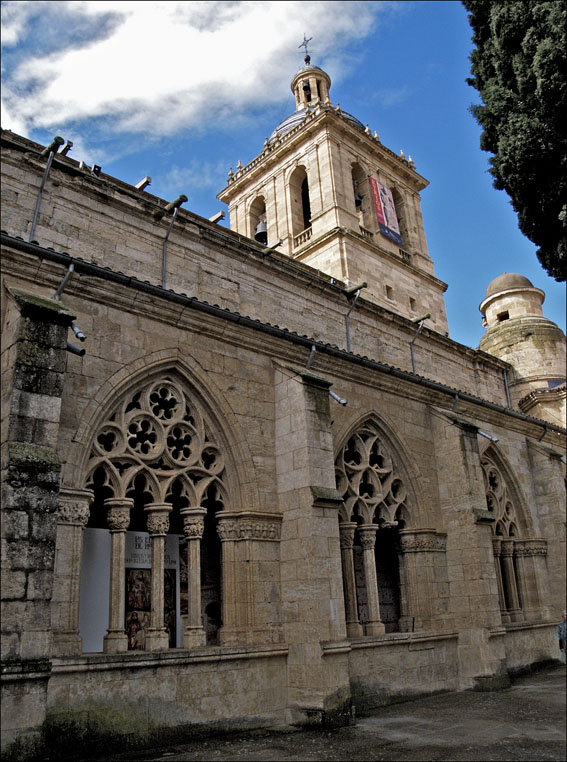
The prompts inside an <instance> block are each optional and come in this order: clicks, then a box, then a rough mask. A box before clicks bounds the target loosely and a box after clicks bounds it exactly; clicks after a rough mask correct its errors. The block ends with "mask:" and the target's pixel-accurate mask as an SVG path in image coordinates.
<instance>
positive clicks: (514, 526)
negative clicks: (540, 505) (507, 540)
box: [480, 442, 534, 537]
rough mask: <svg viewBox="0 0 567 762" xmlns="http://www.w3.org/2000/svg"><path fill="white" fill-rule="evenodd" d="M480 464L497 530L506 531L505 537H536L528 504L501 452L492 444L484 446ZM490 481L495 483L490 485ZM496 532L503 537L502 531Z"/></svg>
mask: <svg viewBox="0 0 567 762" xmlns="http://www.w3.org/2000/svg"><path fill="white" fill-rule="evenodd" d="M480 463H481V466H482V470H483V478H484V486H485V493H486V498H487V509H488V510H489V511H491V512H492V513H493V514H494V519H495V521H496V524H495V528H499V529H500V530H502V531H504V535H503V536H509V537H514V536H516V537H517V536H522V537H526V536H528V535H529V534H533V533H534V528H533V526H532V523H533V522H532V520H531V517H530V514H529V511H528V509H527V503H526V501H525V499H524V497H523V494H522V490H521V488H520V486H519V484H518V480H517V478H516V476H515V474H514V471H513V470H512V468H511V467H510V465H509V463H508V461H507V459H506V457H505V456H504V455H503V453H502V452H501V450H500V449H499V448H498V447H497V446H496V445H494V444H493V443H491V442H487V444H486V446H481V454H480ZM491 469H492V472H493V475H492V476H491V475H490V474H491ZM491 480H496V481H495V482H494V483H493V484H491V483H490V482H491ZM490 503H492V507H491V505H490ZM496 533H497V534H500V532H496Z"/></svg>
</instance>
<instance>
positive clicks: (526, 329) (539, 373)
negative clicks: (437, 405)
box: [479, 273, 566, 426]
mask: <svg viewBox="0 0 567 762" xmlns="http://www.w3.org/2000/svg"><path fill="white" fill-rule="evenodd" d="M544 299H545V294H544V292H543V291H542V290H541V289H540V288H536V287H535V286H534V285H533V284H532V283H531V281H529V280H528V279H527V278H526V277H525V276H523V275H520V274H518V273H504V274H503V275H499V276H498V277H497V278H495V279H494V280H493V281H492V282H491V283H490V285H489V286H488V288H487V289H486V296H485V297H484V299H483V300H482V302H481V303H480V307H479V309H480V311H481V313H482V315H483V323H484V325H485V326H486V332H485V333H484V336H483V337H482V338H481V340H480V345H479V348H480V349H482V350H483V351H484V352H488V353H489V354H492V355H495V356H496V357H499V358H500V359H501V360H505V361H506V362H508V363H510V365H511V366H512V371H511V373H510V379H509V381H510V396H511V399H512V403H513V404H514V405H517V406H518V407H519V408H520V409H521V410H523V411H524V412H525V413H529V414H530V415H534V416H535V417H538V418H543V419H545V420H549V421H551V422H552V423H556V424H559V425H561V426H564V425H565V397H566V395H565V336H564V335H563V331H562V330H561V329H560V328H559V326H557V325H556V324H555V323H554V322H552V321H551V320H549V319H548V318H546V317H545V316H544V314H543V309H542V304H543V302H544Z"/></svg>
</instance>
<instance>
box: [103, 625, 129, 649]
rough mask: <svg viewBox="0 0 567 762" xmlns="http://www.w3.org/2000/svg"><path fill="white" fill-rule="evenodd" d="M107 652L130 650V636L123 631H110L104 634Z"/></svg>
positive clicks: (104, 646) (104, 647)
mask: <svg viewBox="0 0 567 762" xmlns="http://www.w3.org/2000/svg"><path fill="white" fill-rule="evenodd" d="M103 650H104V653H105V654H121V653H124V651H127V650H128V636H127V635H126V633H125V632H123V631H112V630H111V631H109V632H108V633H107V634H106V635H105V636H104V645H103Z"/></svg>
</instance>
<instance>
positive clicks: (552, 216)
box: [463, 0, 567, 281]
mask: <svg viewBox="0 0 567 762" xmlns="http://www.w3.org/2000/svg"><path fill="white" fill-rule="evenodd" d="M463 5H464V6H465V8H466V10H467V11H468V13H469V22H470V24H471V27H472V29H473V32H474V34H473V38H472V40H473V43H474V45H475V46H476V47H475V48H474V49H473V51H472V53H471V74H472V77H470V78H469V79H467V82H468V84H470V85H472V86H473V87H475V88H476V89H477V90H478V92H479V93H480V96H481V99H482V102H483V105H476V106H472V107H471V112H472V113H473V115H474V116H475V118H476V119H477V121H478V123H479V124H480V126H481V127H482V129H483V132H482V135H481V138H480V147H481V148H482V150H484V151H489V152H490V153H492V154H493V156H492V157H491V159H490V172H491V174H492V176H493V177H494V187H495V188H497V189H499V190H505V191H506V192H507V193H508V195H509V196H510V198H511V201H512V206H513V207H514V210H515V211H516V212H517V214H518V224H519V227H520V230H521V231H522V233H523V234H524V235H525V236H527V237H528V238H529V239H530V240H531V241H533V243H535V244H536V246H538V247H539V249H538V251H537V256H538V259H539V261H540V262H541V264H542V265H543V267H544V268H545V269H546V270H547V272H548V273H549V275H551V276H552V277H553V278H555V279H556V280H558V281H564V280H565V279H566V275H567V272H566V270H567V171H566V170H567V136H566V129H565V125H566V124H567V118H566V114H567V78H566V73H567V40H566V28H567V5H566V4H565V3H564V2H563V0H500V1H499V2H494V0H463Z"/></svg>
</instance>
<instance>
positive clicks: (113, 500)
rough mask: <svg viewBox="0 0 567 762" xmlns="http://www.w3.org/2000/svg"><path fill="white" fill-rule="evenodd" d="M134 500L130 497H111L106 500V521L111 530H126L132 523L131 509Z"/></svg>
mask: <svg viewBox="0 0 567 762" xmlns="http://www.w3.org/2000/svg"><path fill="white" fill-rule="evenodd" d="M133 506H134V501H133V500H132V498H130V497H109V498H107V499H106V500H105V501H104V507H105V508H106V510H107V515H106V521H107V524H108V528H109V529H110V531H111V532H125V531H126V530H127V529H128V526H129V524H130V510H131V509H132V507H133Z"/></svg>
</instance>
